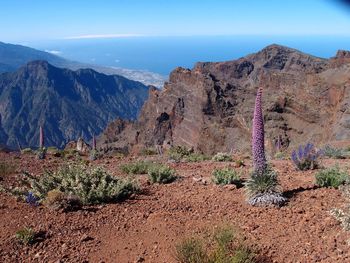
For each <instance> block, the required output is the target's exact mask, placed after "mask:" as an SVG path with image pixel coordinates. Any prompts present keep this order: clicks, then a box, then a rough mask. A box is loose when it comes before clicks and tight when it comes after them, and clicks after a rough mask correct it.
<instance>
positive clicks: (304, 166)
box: [291, 143, 322, 171]
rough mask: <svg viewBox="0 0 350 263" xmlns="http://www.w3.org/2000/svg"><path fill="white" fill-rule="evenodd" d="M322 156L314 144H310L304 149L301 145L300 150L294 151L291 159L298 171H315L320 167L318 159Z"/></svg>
mask: <svg viewBox="0 0 350 263" xmlns="http://www.w3.org/2000/svg"><path fill="white" fill-rule="evenodd" d="M321 154H322V152H321V151H317V150H316V149H315V147H314V145H313V144H312V143H308V144H306V145H305V146H304V147H303V146H302V145H300V146H299V147H298V150H294V151H293V152H292V156H291V159H292V161H293V163H294V165H295V167H296V168H297V169H299V170H301V171H305V170H313V169H317V168H318V167H319V163H318V158H319V157H320V156H321Z"/></svg>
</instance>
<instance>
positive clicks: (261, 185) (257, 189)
mask: <svg viewBox="0 0 350 263" xmlns="http://www.w3.org/2000/svg"><path fill="white" fill-rule="evenodd" d="M245 187H246V188H245V189H246V195H247V200H248V203H249V204H250V205H253V206H282V205H283V204H284V203H285V202H286V201H287V199H286V198H285V197H283V195H282V189H281V187H280V185H279V183H278V180H277V172H276V171H274V170H273V169H272V168H271V167H270V166H268V167H267V168H266V169H265V171H264V172H263V173H261V171H259V172H256V171H254V172H253V173H252V175H251V177H250V178H249V179H248V180H247V181H246V182H245Z"/></svg>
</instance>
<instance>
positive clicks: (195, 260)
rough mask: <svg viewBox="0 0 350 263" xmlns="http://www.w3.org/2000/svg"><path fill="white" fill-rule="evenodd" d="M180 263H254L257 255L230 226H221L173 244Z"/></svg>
mask: <svg viewBox="0 0 350 263" xmlns="http://www.w3.org/2000/svg"><path fill="white" fill-rule="evenodd" d="M175 258H176V260H178V261H179V262H181V263H221V262H222V263H226V262H227V263H229V262H230V263H231V262H233V263H255V262H257V256H256V254H255V253H254V251H253V250H252V249H251V248H250V247H249V246H248V245H246V244H245V242H244V241H243V238H242V237H241V236H240V235H238V234H237V233H236V232H235V231H234V230H233V228H232V227H221V228H219V229H218V230H216V231H214V232H213V233H209V234H207V235H206V236H204V237H201V236H199V237H190V238H187V239H185V240H183V241H182V242H180V243H178V244H177V245H176V246H175Z"/></svg>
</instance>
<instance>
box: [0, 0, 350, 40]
mask: <svg viewBox="0 0 350 263" xmlns="http://www.w3.org/2000/svg"><path fill="white" fill-rule="evenodd" d="M340 2H341V1H336V0H268V1H262V0H251V1H242V0H104V1H97V0H56V1H47V0H31V1H29V0H0V41H4V42H14V43H16V42H17V43H19V42H25V41H42V40H55V39H67V41H68V39H79V38H100V37H105V38H109V37H110V38H117V37H130V36H139V35H142V36H192V35H340V36H342V35H344V36H350V9H348V8H346V6H345V5H343V4H341V3H340Z"/></svg>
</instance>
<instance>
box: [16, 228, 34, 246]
mask: <svg viewBox="0 0 350 263" xmlns="http://www.w3.org/2000/svg"><path fill="white" fill-rule="evenodd" d="M16 238H17V240H18V241H19V242H20V243H22V244H24V245H31V244H33V243H34V239H35V232H34V230H33V229H32V228H30V227H25V228H22V229H20V230H18V231H17V232H16Z"/></svg>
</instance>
